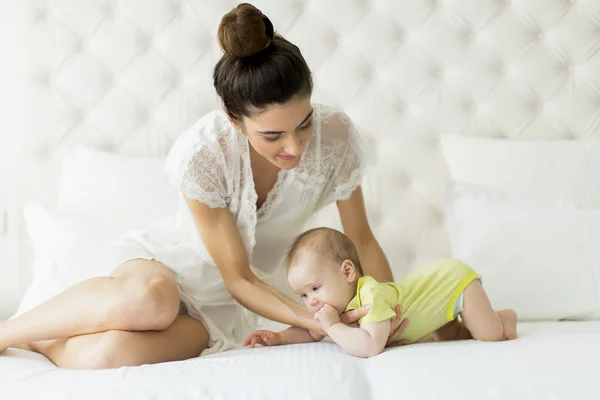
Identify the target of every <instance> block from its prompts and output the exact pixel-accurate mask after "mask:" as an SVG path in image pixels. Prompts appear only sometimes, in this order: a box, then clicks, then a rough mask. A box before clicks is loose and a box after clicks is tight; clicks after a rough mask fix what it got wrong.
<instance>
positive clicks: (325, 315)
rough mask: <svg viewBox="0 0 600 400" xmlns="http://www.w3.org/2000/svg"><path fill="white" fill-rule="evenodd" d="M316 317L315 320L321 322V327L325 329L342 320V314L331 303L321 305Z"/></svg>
mask: <svg viewBox="0 0 600 400" xmlns="http://www.w3.org/2000/svg"><path fill="white" fill-rule="evenodd" d="M314 318H315V321H317V322H318V323H320V324H321V328H323V330H324V331H327V329H329V328H330V327H331V325H333V324H335V323H336V322H340V314H339V313H338V311H337V310H336V309H335V308H334V307H332V306H330V305H329V304H325V305H324V306H323V307H321V309H320V310H319V311H317V312H316V313H315V315H314Z"/></svg>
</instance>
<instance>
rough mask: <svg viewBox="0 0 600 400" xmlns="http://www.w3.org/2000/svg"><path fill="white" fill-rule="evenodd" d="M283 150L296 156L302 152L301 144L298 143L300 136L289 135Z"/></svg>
mask: <svg viewBox="0 0 600 400" xmlns="http://www.w3.org/2000/svg"><path fill="white" fill-rule="evenodd" d="M285 152H286V153H288V154H290V155H292V156H296V157H298V156H299V155H300V154H302V145H301V143H300V137H299V136H298V135H296V134H293V135H290V139H289V140H288V142H287V143H286V148H285Z"/></svg>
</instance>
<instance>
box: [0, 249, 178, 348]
mask: <svg viewBox="0 0 600 400" xmlns="http://www.w3.org/2000/svg"><path fill="white" fill-rule="evenodd" d="M178 312H179V292H178V290H177V285H176V283H175V280H174V279H173V277H172V275H171V272H170V271H169V270H168V269H167V268H166V267H165V266H164V265H163V264H161V263H159V262H156V261H149V260H141V259H137V260H131V261H128V262H126V263H124V264H122V265H121V266H120V267H118V268H117V269H116V270H115V271H114V272H113V273H112V274H111V276H108V277H99V278H92V279H88V280H86V281H83V282H81V283H79V284H77V285H75V286H73V287H71V288H69V289H67V290H65V291H64V292H62V293H60V294H58V295H57V296H55V297H53V298H52V299H50V300H48V301H47V302H45V303H43V304H41V305H39V306H38V307H36V308H34V309H32V310H30V311H28V312H26V313H24V314H23V315H21V316H19V317H17V318H15V319H13V320H10V321H5V322H3V323H2V324H0V352H2V351H4V350H5V349H6V348H7V347H11V346H15V345H18V344H20V343H21V344H23V343H32V342H38V341H43V340H50V339H65V338H69V337H72V336H78V335H84V334H90V333H97V332H105V331H108V330H121V331H147V330H156V331H160V330H164V329H166V328H168V327H169V326H170V325H171V324H172V323H173V321H174V320H175V318H176V316H177V314H178Z"/></svg>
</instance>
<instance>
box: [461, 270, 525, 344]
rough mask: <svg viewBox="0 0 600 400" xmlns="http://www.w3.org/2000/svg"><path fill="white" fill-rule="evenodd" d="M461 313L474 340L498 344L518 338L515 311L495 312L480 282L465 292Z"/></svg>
mask: <svg viewBox="0 0 600 400" xmlns="http://www.w3.org/2000/svg"><path fill="white" fill-rule="evenodd" d="M463 307H464V309H463V311H462V312H461V313H460V315H461V318H462V320H463V321H464V323H465V326H466V328H467V329H468V330H469V332H470V333H471V335H472V336H473V338H474V339H477V340H482V341H487V342H497V341H501V340H504V339H514V338H516V336H517V335H516V324H517V315H516V313H515V311H514V310H502V311H500V312H498V313H497V312H495V311H494V310H493V309H492V305H491V304H490V300H489V299H488V297H487V294H486V293H485V291H484V290H483V286H482V285H481V282H479V281H477V280H476V281H473V282H472V283H471V284H470V285H469V286H467V288H466V289H465V292H464V303H463Z"/></svg>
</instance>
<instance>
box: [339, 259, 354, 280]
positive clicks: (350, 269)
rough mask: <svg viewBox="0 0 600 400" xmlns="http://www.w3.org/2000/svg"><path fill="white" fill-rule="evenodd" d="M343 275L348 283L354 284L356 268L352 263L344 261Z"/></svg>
mask: <svg viewBox="0 0 600 400" xmlns="http://www.w3.org/2000/svg"><path fill="white" fill-rule="evenodd" d="M342 273H343V274H344V276H345V277H346V280H347V281H348V282H354V281H355V280H356V268H355V267H354V263H353V262H352V261H350V260H344V262H343V263H342Z"/></svg>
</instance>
